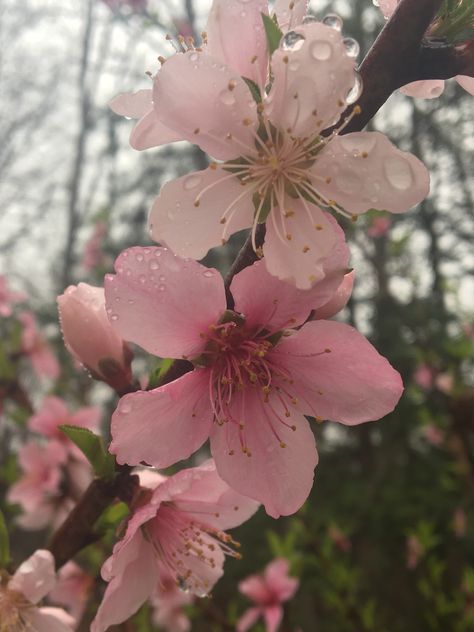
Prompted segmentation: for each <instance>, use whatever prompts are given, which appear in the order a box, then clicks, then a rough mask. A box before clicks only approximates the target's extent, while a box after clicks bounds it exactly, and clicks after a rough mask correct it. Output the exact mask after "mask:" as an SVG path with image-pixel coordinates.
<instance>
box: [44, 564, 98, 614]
mask: <svg viewBox="0 0 474 632" xmlns="http://www.w3.org/2000/svg"><path fill="white" fill-rule="evenodd" d="M57 579H58V581H57V583H56V586H55V587H54V588H53V590H52V591H51V592H50V593H49V595H48V601H49V602H50V603H53V604H55V605H59V606H62V607H63V608H65V609H66V610H67V611H68V612H69V614H70V615H71V617H72V618H73V619H74V621H76V622H77V623H79V621H80V620H81V618H82V615H83V613H84V610H85V607H86V605H87V600H88V598H89V595H90V592H91V590H92V588H93V585H94V578H93V577H92V576H91V575H89V573H86V572H85V571H84V570H83V569H82V568H81V567H80V566H79V565H78V564H76V563H75V562H72V561H70V562H67V564H65V565H64V566H63V567H61V569H60V570H59V572H58V578H57Z"/></svg>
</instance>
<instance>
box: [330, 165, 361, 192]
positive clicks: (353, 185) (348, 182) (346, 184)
mask: <svg viewBox="0 0 474 632" xmlns="http://www.w3.org/2000/svg"><path fill="white" fill-rule="evenodd" d="M334 183H335V184H336V186H337V187H338V188H339V189H340V190H341V191H343V192H344V193H349V194H351V193H355V192H356V191H359V189H360V187H361V182H360V178H359V177H358V176H356V175H355V174H354V173H353V172H351V171H348V170H346V171H341V172H340V173H338V175H337V176H336V177H335V178H334Z"/></svg>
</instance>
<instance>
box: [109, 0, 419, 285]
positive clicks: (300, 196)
mask: <svg viewBox="0 0 474 632" xmlns="http://www.w3.org/2000/svg"><path fill="white" fill-rule="evenodd" d="M263 12H266V3H265V2H262V0H252V1H251V2H248V3H247V4H246V10H245V11H244V12H241V13H239V16H235V15H234V13H235V5H234V3H227V2H223V1H222V0H215V2H214V4H213V8H212V10H211V14H210V17H209V22H208V26H207V30H208V36H207V37H205V38H204V42H203V45H202V46H200V47H198V48H195V47H194V45H193V44H192V43H189V44H186V42H181V44H182V48H183V52H178V53H177V54H175V55H173V56H172V57H170V58H169V59H167V60H166V61H165V62H164V63H163V66H162V68H161V70H160V71H159V72H158V73H157V74H156V76H155V78H154V84H153V91H151V90H150V91H145V90H142V91H140V92H138V93H136V94H135V95H130V94H125V95H121V96H119V97H117V98H116V99H115V100H114V101H113V102H112V104H111V107H112V108H113V109H114V111H116V112H117V113H120V114H127V115H129V116H132V117H133V116H138V117H139V118H140V121H139V122H138V124H137V126H136V127H135V129H134V131H133V133H132V139H131V142H132V145H133V146H134V147H135V148H137V149H146V148H148V147H153V146H157V145H162V144H165V143H169V142H172V141H174V140H188V141H190V142H193V143H196V144H197V145H199V147H200V148H201V149H202V150H203V151H205V152H207V153H209V154H210V155H211V156H213V157H214V158H215V159H216V160H217V161H218V162H211V164H210V166H209V167H208V168H207V169H205V170H204V171H199V172H196V173H193V174H191V175H187V176H182V177H181V178H178V179H176V180H174V181H172V182H169V183H166V184H165V185H164V186H163V188H162V190H161V193H160V195H159V196H158V198H157V199H156V201H155V203H154V205H153V208H152V210H151V213H150V232H151V236H152V238H153V239H154V240H155V241H158V242H160V243H162V244H164V245H166V246H168V247H169V248H171V249H172V250H173V251H174V252H176V253H177V254H179V255H180V256H184V257H192V258H195V259H200V258H202V257H203V256H204V255H205V254H206V253H207V252H208V250H209V249H210V248H213V247H215V246H218V245H220V244H223V243H226V241H227V239H228V237H229V236H230V235H231V234H232V233H234V232H237V231H239V230H241V229H244V228H249V227H251V228H252V235H253V238H254V239H253V245H254V249H255V250H256V251H257V252H258V254H260V255H261V254H263V255H265V263H266V266H267V269H268V271H269V272H270V273H271V274H272V275H274V276H277V277H278V278H279V279H282V280H287V281H291V282H293V283H295V284H296V285H297V286H298V287H299V288H309V287H311V285H313V284H314V283H315V282H317V281H320V280H321V279H322V278H323V270H322V267H321V262H322V261H323V259H324V257H326V256H327V255H328V254H329V253H330V251H331V249H332V248H333V247H334V245H335V243H336V241H337V237H336V234H335V231H334V227H333V225H332V224H331V223H330V222H329V221H328V218H327V216H326V214H325V213H324V210H331V211H335V212H336V213H338V214H340V215H343V216H345V217H348V218H353V219H355V218H356V217H357V215H359V214H361V213H364V212H365V211H367V210H369V209H371V208H378V209H384V210H387V211H391V212H394V213H400V212H404V211H406V210H408V209H409V208H411V207H412V206H414V205H415V204H417V203H418V202H420V201H421V200H422V199H423V198H424V197H425V196H426V195H427V193H428V190H429V176H428V172H427V170H426V169H425V167H424V166H423V164H422V163H421V162H420V161H419V160H418V159H417V158H415V157H414V156H412V155H411V154H408V153H405V152H402V151H400V150H398V149H396V148H395V147H394V146H393V145H392V144H391V143H390V141H389V140H388V139H387V138H386V137H385V136H384V135H383V134H380V133H378V132H359V133H352V134H347V135H345V136H341V135H340V134H341V132H342V131H343V130H344V128H345V126H346V125H347V124H348V122H349V121H350V120H351V119H352V118H353V117H354V116H356V115H357V114H358V112H359V110H358V108H357V107H354V108H353V110H352V113H351V114H349V115H348V116H347V117H346V118H345V119H343V121H342V122H339V123H338V121H339V119H340V117H341V114H342V113H343V112H344V111H345V110H346V109H347V107H348V106H350V105H351V104H354V103H355V101H356V100H357V99H358V97H359V96H360V93H361V90H362V85H361V80H360V77H359V75H358V74H357V73H356V71H355V57H356V55H357V51H356V49H355V46H354V45H355V42H354V40H350V41H349V40H344V39H343V37H342V35H341V33H340V32H339V30H337V29H336V28H331V27H330V26H327V25H325V24H322V23H317V22H314V21H311V22H307V23H305V24H300V25H297V24H295V26H294V28H293V30H292V31H288V32H287V33H286V34H285V35H284V36H283V37H282V39H281V42H280V45H279V47H278V48H277V49H276V50H275V52H274V53H273V55H272V57H271V80H272V82H271V88H270V89H269V91H268V90H267V89H266V88H265V86H267V82H268V79H269V74H268V62H269V59H268V52H267V44H266V36H265V31H264V29H263V25H262V22H261V14H262V13H263ZM299 13H300V14H301V15H300V16H296V17H298V19H301V18H302V16H303V13H302V12H301V11H300V12H299ZM242 15H243V16H244V18H242ZM236 19H240V20H242V19H244V21H245V22H246V24H247V26H246V28H245V29H244V30H240V29H237V28H236V27H235V20H236ZM293 22H296V18H295V17H293ZM231 24H232V25H233V26H232V28H230V27H229V25H231ZM257 25H258V28H257ZM242 33H244V38H250V41H249V42H247V41H246V40H245V41H241V40H242V36H241V34H242ZM247 44H248V45H247ZM357 48H358V47H357ZM186 49H187V50H186ZM249 80H251V82H253V83H251V84H249ZM249 85H250V86H251V88H250V87H249ZM252 91H253V92H252ZM332 126H336V127H335V129H334V131H333V132H331V133H329V132H327V133H323V132H324V130H327V129H328V128H331V127H332ZM259 223H265V224H266V237H265V243H264V245H263V250H262V251H260V249H259V248H258V247H257V243H256V240H255V234H256V229H257V226H258V224H259Z"/></svg>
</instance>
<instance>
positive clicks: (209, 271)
mask: <svg viewBox="0 0 474 632" xmlns="http://www.w3.org/2000/svg"><path fill="white" fill-rule="evenodd" d="M202 275H203V276H205V277H206V278H207V279H210V278H211V277H213V276H214V272H213V271H212V270H205V271H204V272H203V273H202Z"/></svg>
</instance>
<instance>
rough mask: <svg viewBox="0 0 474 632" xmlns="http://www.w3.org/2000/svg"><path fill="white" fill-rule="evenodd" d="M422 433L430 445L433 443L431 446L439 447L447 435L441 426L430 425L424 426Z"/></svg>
mask: <svg viewBox="0 0 474 632" xmlns="http://www.w3.org/2000/svg"><path fill="white" fill-rule="evenodd" d="M422 431H423V434H424V437H425V439H426V440H427V441H428V443H431V445H434V446H436V447H439V446H440V445H441V444H442V443H443V442H444V438H445V434H444V431H443V430H442V429H441V428H440V427H439V426H436V425H435V424H428V425H426V426H423V428H422Z"/></svg>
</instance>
